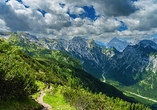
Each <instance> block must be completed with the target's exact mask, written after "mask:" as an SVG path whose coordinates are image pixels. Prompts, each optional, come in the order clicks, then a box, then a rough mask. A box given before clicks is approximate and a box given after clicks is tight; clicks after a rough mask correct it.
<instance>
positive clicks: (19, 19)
mask: <svg viewBox="0 0 157 110" xmlns="http://www.w3.org/2000/svg"><path fill="white" fill-rule="evenodd" d="M150 6H151V7H150ZM156 14H157V2H156V1H155V0H97V1H95V0H79V1H74V0H45V1H42V0H4V1H3V0H2V1H0V31H17V32H18V31H19V32H21V31H22V32H29V33H31V34H34V35H37V36H48V37H52V38H65V39H71V38H72V37H75V36H82V37H84V36H86V37H88V38H91V39H95V40H97V41H102V42H106V41H108V40H110V39H112V38H113V37H118V38H120V39H125V40H126V39H136V38H140V39H144V38H150V37H152V36H156V34H157V22H156V20H157V16H154V15H156ZM150 18H151V19H150Z"/></svg>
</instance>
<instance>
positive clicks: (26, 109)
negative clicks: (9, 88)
mask: <svg viewBox="0 0 157 110" xmlns="http://www.w3.org/2000/svg"><path fill="white" fill-rule="evenodd" d="M41 109H42V106H41V105H40V104H38V103H37V102H36V101H35V100H32V99H30V98H26V99H22V100H20V101H19V100H8V101H2V100H0V110H41Z"/></svg>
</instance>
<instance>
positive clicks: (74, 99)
mask: <svg viewBox="0 0 157 110" xmlns="http://www.w3.org/2000/svg"><path fill="white" fill-rule="evenodd" d="M63 94H64V97H65V99H66V100H67V102H69V103H70V104H71V105H72V106H75V107H76V109H77V110H150V109H149V108H147V107H145V106H143V105H141V104H135V103H132V104H131V103H128V102H126V101H123V100H121V99H119V98H116V99H114V98H110V97H108V96H106V95H104V94H102V93H99V94H92V93H90V92H87V91H85V90H82V89H70V88H69V89H68V88H67V89H65V90H64V92H63Z"/></svg>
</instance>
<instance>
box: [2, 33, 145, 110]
mask: <svg viewBox="0 0 157 110" xmlns="http://www.w3.org/2000/svg"><path fill="white" fill-rule="evenodd" d="M18 36H21V35H18V34H17V35H14V34H12V35H11V39H10V41H9V44H11V45H14V46H9V44H7V43H6V42H4V41H2V40H0V78H1V79H0V84H1V86H0V90H2V91H0V96H1V100H2V99H5V98H8V99H12V98H14V99H19V98H21V97H23V96H24V97H28V96H29V95H32V94H33V93H35V92H36V91H37V90H38V88H37V85H38V86H39V87H40V88H43V83H46V82H47V83H51V84H54V85H55V86H56V87H59V85H62V86H63V87H66V89H65V90H63V91H62V92H60V93H61V94H62V95H59V93H57V92H56V93H54V97H59V98H61V99H62V100H61V101H59V102H60V103H65V102H64V101H65V100H66V101H67V102H69V103H70V104H71V105H72V106H75V107H76V109H87V110H90V109H91V110H95V109H100V110H101V109H104V108H105V109H109V110H112V109H113V110H116V109H122V108H126V110H127V109H128V108H130V110H140V109H137V108H136V107H138V105H136V104H130V103H128V102H125V101H123V100H121V99H124V100H127V101H129V100H128V98H127V97H125V96H124V95H123V93H122V92H121V91H119V90H117V89H116V88H115V87H113V86H110V85H108V84H106V83H103V82H101V81H100V80H99V79H97V78H94V77H93V76H92V75H90V74H88V73H87V72H85V71H84V70H83V69H82V67H81V63H80V62H79V61H78V60H76V59H74V58H73V57H70V56H69V55H68V54H66V53H63V52H60V51H50V50H48V49H45V48H40V47H39V46H38V44H34V43H30V42H28V41H27V40H26V39H18ZM15 46H16V47H15ZM19 48H20V49H22V51H23V52H24V53H25V54H24V53H22V52H21V51H20V50H19ZM26 54H28V55H30V56H31V57H30V56H28V55H26ZM32 57H33V58H32ZM36 81H40V82H43V83H40V82H39V83H36ZM9 85H11V86H12V87H10V88H9ZM41 86H42V87H41ZM5 87H6V88H5ZM39 90H40V89H39ZM48 95H51V94H48ZM63 96H64V97H63ZM108 96H109V97H108ZM54 97H53V96H50V98H49V99H48V98H47V102H49V101H52V99H53V98H54ZM111 97H113V98H111ZM118 97H119V98H121V99H119V98H118ZM64 98H65V99H64ZM63 99H64V101H63ZM66 104H67V103H66ZM131 107H132V108H131ZM139 108H143V110H145V107H143V106H142V105H139ZM124 110H125V109H124Z"/></svg>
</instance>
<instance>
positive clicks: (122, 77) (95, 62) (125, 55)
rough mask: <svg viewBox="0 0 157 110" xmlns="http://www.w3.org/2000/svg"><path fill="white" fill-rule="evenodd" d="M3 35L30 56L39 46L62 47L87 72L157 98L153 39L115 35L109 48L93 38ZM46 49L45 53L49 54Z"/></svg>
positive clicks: (60, 48)
mask: <svg viewBox="0 0 157 110" xmlns="http://www.w3.org/2000/svg"><path fill="white" fill-rule="evenodd" d="M1 35H2V34H1ZM2 36H5V37H6V36H8V39H7V41H8V42H9V43H10V44H11V45H16V46H20V48H22V50H23V51H24V52H25V53H27V54H29V55H30V56H33V55H35V54H34V53H39V51H38V49H43V50H44V49H48V50H56V51H57V50H59V51H62V52H65V53H66V54H68V55H70V56H73V57H75V58H77V59H78V60H79V61H81V64H82V68H83V69H84V70H85V71H87V72H88V73H90V74H92V75H93V76H95V77H97V78H100V79H101V80H104V78H105V80H106V82H107V83H111V82H110V81H115V82H118V83H120V84H119V85H118V86H117V85H115V86H117V87H119V88H121V89H123V90H129V91H132V92H135V93H138V94H141V95H145V96H148V97H151V98H155V97H157V96H156V95H155V94H154V93H155V92H156V88H157V86H156V85H157V78H156V73H157V44H156V43H155V42H153V40H141V41H138V42H137V43H135V44H134V45H133V44H131V45H130V44H129V43H127V42H126V41H121V40H119V39H118V38H114V39H112V40H111V41H110V42H109V43H108V46H107V47H102V46H101V45H99V44H98V43H96V42H95V41H94V40H91V39H85V38H82V37H74V38H72V39H71V40H65V39H50V38H46V37H45V38H37V37H36V36H32V35H30V34H28V33H9V34H5V35H2ZM32 47H33V48H32ZM109 47H110V48H109ZM43 50H42V52H45V54H44V55H46V54H47V53H49V51H46V50H44V51H43ZM46 52H47V53H46ZM36 55H37V54H36ZM112 84H113V85H114V83H112ZM125 86H127V88H125ZM148 91H149V92H150V94H148ZM155 99H157V98H155Z"/></svg>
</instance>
